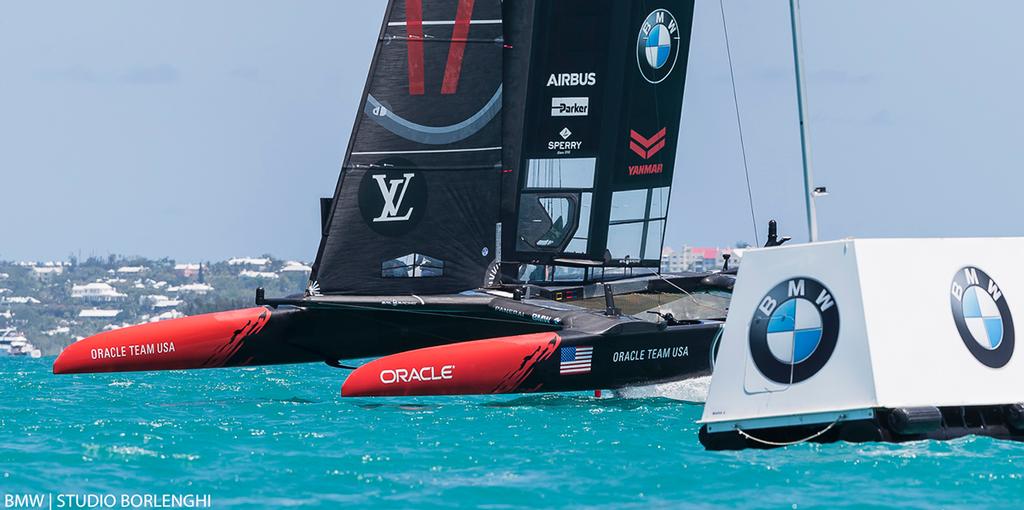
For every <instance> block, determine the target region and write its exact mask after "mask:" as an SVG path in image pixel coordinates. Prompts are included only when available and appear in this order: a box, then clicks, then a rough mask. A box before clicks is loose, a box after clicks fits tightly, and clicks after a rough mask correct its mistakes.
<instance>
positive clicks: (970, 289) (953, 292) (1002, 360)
mask: <svg viewBox="0 0 1024 510" xmlns="http://www.w3.org/2000/svg"><path fill="white" fill-rule="evenodd" d="M949 305H950V307H951V308H952V309H953V320H954V321H956V329H957V330H958V331H959V332H960V338H961V339H962V340H963V341H964V345H966V346H967V350H969V351H971V354H973V355H974V357H975V358H977V359H978V361H980V362H981V363H982V364H984V365H986V366H988V367H992V368H1001V367H1003V366H1006V364H1007V363H1009V362H1010V358H1012V357H1013V344H1014V335H1013V317H1012V316H1011V315H1010V306H1009V305H1007V304H1006V297H1005V296H1003V291H1002V290H1000V288H999V285H997V284H996V282H995V280H993V279H992V278H991V277H990V276H989V275H988V273H986V272H984V271H982V270H981V269H978V268H976V267H973V266H968V267H965V268H963V269H961V270H959V271H957V273H956V276H954V277H953V284H952V285H951V287H950V296H949Z"/></svg>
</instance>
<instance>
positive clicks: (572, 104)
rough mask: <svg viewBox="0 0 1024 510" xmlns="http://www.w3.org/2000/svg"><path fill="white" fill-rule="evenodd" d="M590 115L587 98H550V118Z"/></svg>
mask: <svg viewBox="0 0 1024 510" xmlns="http://www.w3.org/2000/svg"><path fill="white" fill-rule="evenodd" d="M589 114H590V98H589V97H553V98H551V116H552V117H586V116H587V115H589Z"/></svg>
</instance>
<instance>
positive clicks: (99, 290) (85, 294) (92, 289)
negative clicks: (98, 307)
mask: <svg viewBox="0 0 1024 510" xmlns="http://www.w3.org/2000/svg"><path fill="white" fill-rule="evenodd" d="M126 297H128V295H127V294H123V293H121V292H118V291H117V289H115V288H114V287H113V286H111V285H110V284H109V283H102V282H93V283H87V284H85V285H72V286H71V298H72V299H82V300H85V301H101V302H109V301H120V300H122V299H124V298H126Z"/></svg>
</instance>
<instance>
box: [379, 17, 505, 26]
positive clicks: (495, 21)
mask: <svg viewBox="0 0 1024 510" xmlns="http://www.w3.org/2000/svg"><path fill="white" fill-rule="evenodd" d="M454 24H455V21H454V20H451V21H424V22H423V26H435V25H454ZM469 24H470V25H500V24H501V20H500V19H474V20H470V21H469ZM405 25H406V23H405V22H404V21H392V22H391V23H388V26H389V27H404V26H405Z"/></svg>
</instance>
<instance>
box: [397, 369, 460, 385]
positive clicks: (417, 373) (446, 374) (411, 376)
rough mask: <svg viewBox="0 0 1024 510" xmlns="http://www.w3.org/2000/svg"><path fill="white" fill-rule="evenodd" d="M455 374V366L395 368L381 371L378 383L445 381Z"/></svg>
mask: <svg viewBox="0 0 1024 510" xmlns="http://www.w3.org/2000/svg"><path fill="white" fill-rule="evenodd" d="M454 374H455V365H444V366H442V367H440V368H438V367H422V368H396V369H394V370H391V369H388V370H381V371H380V382H382V383H384V384H395V383H410V382H413V381H420V382H425V381H447V380H450V379H452V377H454Z"/></svg>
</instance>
